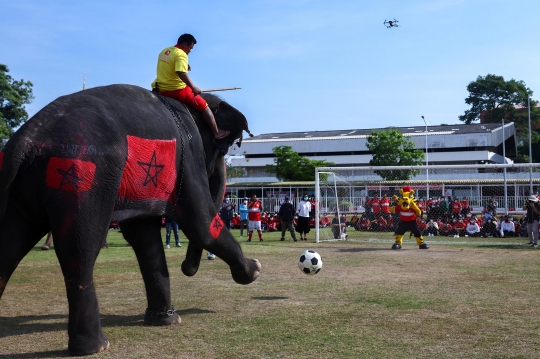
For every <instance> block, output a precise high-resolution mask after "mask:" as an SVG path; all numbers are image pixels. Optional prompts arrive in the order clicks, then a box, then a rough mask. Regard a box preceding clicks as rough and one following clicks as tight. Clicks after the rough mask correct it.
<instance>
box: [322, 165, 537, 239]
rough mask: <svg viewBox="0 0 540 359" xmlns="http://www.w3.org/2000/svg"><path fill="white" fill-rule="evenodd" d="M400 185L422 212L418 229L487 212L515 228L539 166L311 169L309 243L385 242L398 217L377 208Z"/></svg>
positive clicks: (479, 215)
mask: <svg viewBox="0 0 540 359" xmlns="http://www.w3.org/2000/svg"><path fill="white" fill-rule="evenodd" d="M428 173H429V177H428ZM382 176H384V178H383V177H382ZM404 185H409V186H411V188H412V189H413V190H414V191H415V198H417V201H418V203H419V205H420V206H421V207H422V210H423V216H422V220H423V221H424V223H423V224H422V225H427V224H430V223H429V221H430V220H431V221H435V222H438V223H439V224H441V226H442V225H447V224H452V223H454V224H455V222H459V221H460V220H464V221H468V219H469V218H471V217H478V218H479V219H483V217H484V214H485V213H486V212H487V211H489V212H493V214H494V216H495V217H498V218H500V217H502V216H514V217H516V218H512V219H513V220H515V221H516V222H517V221H518V219H519V218H520V217H521V216H522V215H523V212H524V211H523V209H522V207H523V204H524V203H525V202H526V200H527V197H528V196H530V195H532V194H535V193H536V195H538V192H539V191H540V164H539V163H519V164H476V165H430V166H355V167H319V168H316V169H315V202H316V205H315V241H316V242H319V241H323V240H342V239H355V238H356V237H359V236H360V237H361V236H362V235H363V237H364V238H365V237H366V235H367V236H373V235H375V234H377V235H379V237H380V235H381V234H385V235H386V236H387V237H388V238H391V235H392V232H393V229H394V228H395V226H396V225H397V223H396V222H398V221H399V217H398V216H396V215H393V214H392V213H388V212H387V207H388V206H387V205H382V206H381V202H382V201H383V199H384V202H388V200H389V201H390V204H391V203H392V200H391V198H392V196H393V195H398V196H399V189H400V188H402V187H403V186H404ZM458 202H459V203H458ZM460 206H461V207H460ZM464 207H466V209H464ZM336 215H337V219H336ZM321 220H322V222H323V223H321ZM332 220H334V223H332ZM329 221H330V223H328V222H329ZM360 221H361V222H360ZM343 222H345V223H343ZM430 225H431V224H430ZM516 225H517V226H518V227H519V223H516ZM385 232H386V233H385ZM440 233H441V234H442V235H450V234H447V233H445V232H444V231H440ZM452 233H453V232H452Z"/></svg>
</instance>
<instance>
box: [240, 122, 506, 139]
mask: <svg viewBox="0 0 540 359" xmlns="http://www.w3.org/2000/svg"><path fill="white" fill-rule="evenodd" d="M500 128H501V124H498V123H483V124H471V125H464V124H459V125H440V126H428V133H427V134H428V135H429V136H434V135H452V134H456V135H457V134H473V133H491V132H493V131H495V130H497V129H500ZM389 129H396V130H398V131H400V132H401V133H403V134H404V135H406V136H419V135H422V136H425V135H426V126H407V127H386V128H375V129H351V130H329V131H305V132H280V133H265V134H261V135H258V136H254V137H250V138H247V139H244V140H243V143H247V142H261V141H264V142H272V141H275V142H278V141H283V140H297V141H298V140H314V139H319V140H324V139H341V138H365V137H366V136H368V135H370V134H371V133H372V132H373V131H383V130H389Z"/></svg>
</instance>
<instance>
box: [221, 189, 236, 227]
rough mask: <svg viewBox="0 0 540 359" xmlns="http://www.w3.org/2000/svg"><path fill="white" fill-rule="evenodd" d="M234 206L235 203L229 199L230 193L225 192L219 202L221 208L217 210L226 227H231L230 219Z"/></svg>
mask: <svg viewBox="0 0 540 359" xmlns="http://www.w3.org/2000/svg"><path fill="white" fill-rule="evenodd" d="M235 208H236V203H234V202H232V201H231V194H230V193H227V194H226V195H225V198H224V199H223V203H221V209H220V211H219V213H220V217H221V220H222V221H223V223H225V227H227V229H229V230H230V229H231V220H232V218H233V213H234V209H235Z"/></svg>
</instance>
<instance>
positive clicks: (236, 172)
mask: <svg viewBox="0 0 540 359" xmlns="http://www.w3.org/2000/svg"><path fill="white" fill-rule="evenodd" d="M225 170H226V172H227V179H230V178H236V177H242V176H243V175H244V169H243V168H242V167H233V166H231V165H230V164H228V163H227V165H226V167H225Z"/></svg>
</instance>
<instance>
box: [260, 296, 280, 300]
mask: <svg viewBox="0 0 540 359" xmlns="http://www.w3.org/2000/svg"><path fill="white" fill-rule="evenodd" d="M251 299H254V300H282V299H289V297H272V296H268V297H251Z"/></svg>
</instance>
